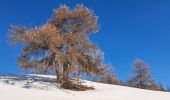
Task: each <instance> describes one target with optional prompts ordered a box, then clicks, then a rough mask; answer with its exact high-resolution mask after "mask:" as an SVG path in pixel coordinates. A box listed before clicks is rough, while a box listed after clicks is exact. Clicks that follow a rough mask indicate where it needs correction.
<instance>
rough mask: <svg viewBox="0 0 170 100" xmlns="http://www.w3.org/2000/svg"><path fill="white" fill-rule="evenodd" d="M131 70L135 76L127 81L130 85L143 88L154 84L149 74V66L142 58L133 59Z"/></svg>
mask: <svg viewBox="0 0 170 100" xmlns="http://www.w3.org/2000/svg"><path fill="white" fill-rule="evenodd" d="M133 72H134V74H135V76H134V77H132V79H130V80H129V81H128V84H129V85H130V86H133V87H137V88H143V89H147V88H150V87H152V86H155V82H154V80H153V79H152V76H151V71H150V68H149V66H148V65H146V64H145V63H144V62H143V61H142V60H140V59H136V60H135V62H134V64H133Z"/></svg>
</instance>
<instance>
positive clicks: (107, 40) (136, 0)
mask: <svg viewBox="0 0 170 100" xmlns="http://www.w3.org/2000/svg"><path fill="white" fill-rule="evenodd" d="M60 4H67V5H68V6H70V7H71V8H73V7H74V6H75V5H76V4H84V5H85V6H87V7H89V8H91V9H93V10H94V12H95V14H96V15H97V16H99V23H98V25H99V27H100V32H98V33H97V34H94V35H92V36H91V39H92V41H94V42H95V43H97V44H98V45H99V46H100V48H101V49H102V51H103V52H104V53H105V63H109V64H112V65H113V66H114V67H115V69H116V75H117V76H118V77H119V78H120V79H122V80H126V79H128V78H130V77H131V74H132V73H131V72H132V71H131V70H132V63H133V62H134V60H135V59H136V58H141V59H142V60H143V61H144V62H145V63H147V64H148V65H150V66H151V69H152V73H153V77H154V78H155V79H156V80H158V81H159V82H161V83H163V84H164V85H168V84H169V85H170V77H168V76H170V6H169V5H170V1H169V0H167V1H166V0H0V73H23V71H22V70H20V69H19V68H18V67H17V66H16V64H15V62H16V57H17V56H18V54H19V52H20V49H19V48H17V47H13V46H10V45H9V43H8V41H7V36H8V29H9V27H10V24H21V25H31V26H35V25H36V26H38V25H42V24H44V23H45V22H46V21H47V19H49V18H50V17H51V15H52V12H53V9H55V8H57V7H58V6H59V5H60Z"/></svg>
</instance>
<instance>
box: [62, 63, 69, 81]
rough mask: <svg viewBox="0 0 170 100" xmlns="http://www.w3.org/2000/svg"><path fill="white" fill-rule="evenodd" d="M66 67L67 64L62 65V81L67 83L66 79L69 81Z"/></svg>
mask: <svg viewBox="0 0 170 100" xmlns="http://www.w3.org/2000/svg"><path fill="white" fill-rule="evenodd" d="M68 66H69V64H64V66H63V79H64V81H68V79H69V69H68Z"/></svg>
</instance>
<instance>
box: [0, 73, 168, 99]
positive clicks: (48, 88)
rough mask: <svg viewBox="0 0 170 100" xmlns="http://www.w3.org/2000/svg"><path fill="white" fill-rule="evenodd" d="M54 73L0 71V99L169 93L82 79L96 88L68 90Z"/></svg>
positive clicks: (158, 96) (144, 96)
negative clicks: (0, 72) (16, 73)
mask: <svg viewBox="0 0 170 100" xmlns="http://www.w3.org/2000/svg"><path fill="white" fill-rule="evenodd" d="M54 78H55V76H46V75H44V76H43V75H38V76H37V75H5V74H3V75H0V99H1V100H169V99H170V93H166V92H159V91H150V90H143V89H136V88H130V87H124V86H117V85H108V84H101V83H95V82H90V81H85V83H84V84H87V85H89V86H94V87H95V90H90V91H81V92H77V91H70V90H65V89H61V88H59V85H58V84H55V83H54V82H53V79H54Z"/></svg>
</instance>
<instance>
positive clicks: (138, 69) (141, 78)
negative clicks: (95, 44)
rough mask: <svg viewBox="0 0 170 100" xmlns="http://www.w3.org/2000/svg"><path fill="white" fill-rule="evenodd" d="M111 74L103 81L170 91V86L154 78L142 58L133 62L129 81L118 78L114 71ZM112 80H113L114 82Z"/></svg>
mask: <svg viewBox="0 0 170 100" xmlns="http://www.w3.org/2000/svg"><path fill="white" fill-rule="evenodd" d="M107 74H109V73H107ZM110 74H111V73H110ZM109 76H112V77H107V78H109V79H107V80H106V81H104V82H103V81H101V82H102V83H108V84H117V85H123V86H130V87H135V88H141V89H148V90H156V91H166V92H170V88H169V87H165V86H163V85H162V84H161V83H160V82H157V81H156V80H155V79H153V77H152V74H151V69H150V67H149V66H148V65H147V64H145V63H144V62H143V61H142V60H141V59H136V60H135V62H134V63H133V77H131V78H130V79H129V80H128V81H127V82H123V81H121V80H119V79H117V78H116V76H115V75H114V73H112V74H111V75H109ZM113 77H114V78H113ZM110 80H112V82H111V81H110Z"/></svg>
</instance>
